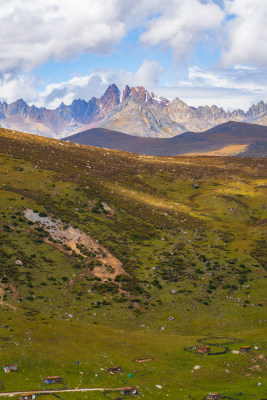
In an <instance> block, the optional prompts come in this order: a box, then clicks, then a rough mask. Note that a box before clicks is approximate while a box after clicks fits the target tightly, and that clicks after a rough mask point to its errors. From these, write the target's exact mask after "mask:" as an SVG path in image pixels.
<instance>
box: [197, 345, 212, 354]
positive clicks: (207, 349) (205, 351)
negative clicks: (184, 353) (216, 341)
mask: <svg viewBox="0 0 267 400" xmlns="http://www.w3.org/2000/svg"><path fill="white" fill-rule="evenodd" d="M197 352H198V353H201V354H208V353H209V352H210V347H207V346H201V347H198V348H197Z"/></svg>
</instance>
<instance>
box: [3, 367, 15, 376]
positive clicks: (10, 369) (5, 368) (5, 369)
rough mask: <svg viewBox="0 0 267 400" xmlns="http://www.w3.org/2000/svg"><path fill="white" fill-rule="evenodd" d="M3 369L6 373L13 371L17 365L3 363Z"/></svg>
mask: <svg viewBox="0 0 267 400" xmlns="http://www.w3.org/2000/svg"><path fill="white" fill-rule="evenodd" d="M3 369H4V371H5V373H6V374H8V373H9V372H14V371H17V370H18V366H17V365H5V366H4V367H3Z"/></svg>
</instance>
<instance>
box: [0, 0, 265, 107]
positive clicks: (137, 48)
mask: <svg viewBox="0 0 267 400" xmlns="http://www.w3.org/2000/svg"><path fill="white" fill-rule="evenodd" d="M266 20H267V1H266V0H253V2H251V0H168V1H166V0H153V1H152V0H135V1H133V0H75V1H74V0H46V1H45V2H44V1H43V0H23V1H22V0H1V5H0V46H1V52H0V99H1V100H2V101H3V100H6V101H8V102H11V101H15V100H16V99H17V98H21V97H22V98H24V99H25V100H26V101H27V102H29V103H31V104H33V103H34V104H36V105H39V106H46V107H48V108H55V107H57V106H58V105H59V104H60V103H61V102H62V101H63V102H65V104H69V103H71V102H72V100H73V99H74V98H79V97H80V98H84V99H85V100H89V99H90V98H91V97H92V96H97V97H99V96H101V95H102V94H103V92H104V91H105V89H106V88H107V86H108V85H109V84H111V83H115V84H117V85H118V87H119V88H120V90H123V88H124V87H125V85H126V84H129V85H130V86H139V85H140V86H145V87H146V88H147V89H148V90H151V91H153V92H155V93H156V94H158V95H161V96H164V97H167V98H169V99H173V98H175V97H179V98H180V99H182V100H184V101H185V102H187V103H188V104H190V105H193V106H198V105H205V104H208V105H212V104H217V105H218V106H223V107H224V108H226V109H233V108H243V109H247V108H248V107H249V106H250V105H251V104H253V103H255V102H257V101H259V100H264V101H266V100H267V94H266V92H267V41H266V39H265V38H266V37H267V24H266Z"/></svg>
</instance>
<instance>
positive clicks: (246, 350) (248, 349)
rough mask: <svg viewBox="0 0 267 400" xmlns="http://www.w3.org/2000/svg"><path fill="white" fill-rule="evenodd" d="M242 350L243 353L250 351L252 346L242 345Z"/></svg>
mask: <svg viewBox="0 0 267 400" xmlns="http://www.w3.org/2000/svg"><path fill="white" fill-rule="evenodd" d="M240 351H241V353H248V352H249V351H251V346H242V347H240Z"/></svg>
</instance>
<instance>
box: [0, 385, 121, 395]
mask: <svg viewBox="0 0 267 400" xmlns="http://www.w3.org/2000/svg"><path fill="white" fill-rule="evenodd" d="M126 389H129V386H126V387H117V388H87V389H86V388H85V389H55V390H53V389H49V390H27V391H24V392H6V393H0V397H1V396H7V397H14V396H19V395H25V394H27V393H31V394H52V393H66V392H97V391H98V392H118V391H120V390H126Z"/></svg>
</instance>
